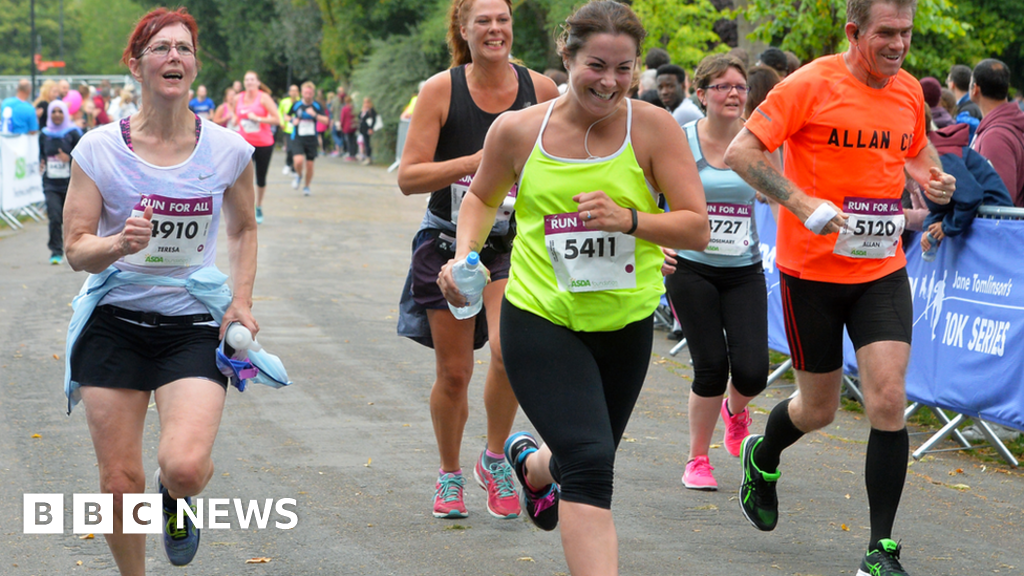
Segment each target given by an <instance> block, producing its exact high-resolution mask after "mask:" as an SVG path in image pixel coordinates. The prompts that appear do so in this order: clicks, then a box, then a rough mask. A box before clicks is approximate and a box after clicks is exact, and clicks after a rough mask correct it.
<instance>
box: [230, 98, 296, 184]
mask: <svg viewBox="0 0 1024 576" xmlns="http://www.w3.org/2000/svg"><path fill="white" fill-rule="evenodd" d="M236 84H237V82H236ZM235 93H237V94H241V93H242V92H241V90H235ZM298 100H299V86H298V85H297V84H292V85H291V86H289V87H288V96H285V97H284V98H281V101H280V102H278V103H277V113H278V116H280V118H281V132H282V133H283V134H284V169H283V170H282V171H281V173H282V174H294V173H295V166H294V165H293V164H292V162H293V160H292V154H291V142H292V131H293V130H295V127H294V126H293V125H292V117H291V115H290V114H291V111H292V105H294V104H295V102H297V101H298Z"/></svg>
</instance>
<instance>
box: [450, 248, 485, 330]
mask: <svg viewBox="0 0 1024 576" xmlns="http://www.w3.org/2000/svg"><path fill="white" fill-rule="evenodd" d="M452 277H453V278H454V279H455V287H456V288H458V289H459V292H461V293H462V295H463V296H465V297H466V300H468V301H469V304H467V305H465V306H462V307H456V306H452V304H451V302H449V303H448V308H450V309H451V311H452V314H453V315H454V316H455V317H456V318H458V319H459V320H465V319H466V318H472V317H473V316H476V315H477V313H478V312H480V308H482V307H483V305H484V298H483V295H484V286H486V285H487V274H485V273H484V270H483V267H482V266H480V255H479V254H477V253H476V252H470V253H469V256H466V259H465V260H460V261H458V262H456V263H455V266H453V267H452Z"/></svg>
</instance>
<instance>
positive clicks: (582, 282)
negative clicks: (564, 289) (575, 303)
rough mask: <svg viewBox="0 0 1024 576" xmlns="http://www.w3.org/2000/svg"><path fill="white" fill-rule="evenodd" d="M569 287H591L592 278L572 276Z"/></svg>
mask: <svg viewBox="0 0 1024 576" xmlns="http://www.w3.org/2000/svg"><path fill="white" fill-rule="evenodd" d="M569 287H570V288H589V287H590V280H577V279H575V278H572V279H570V280H569Z"/></svg>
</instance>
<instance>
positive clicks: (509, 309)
mask: <svg viewBox="0 0 1024 576" xmlns="http://www.w3.org/2000/svg"><path fill="white" fill-rule="evenodd" d="M653 330H654V320H653V316H651V317H648V318H646V319H644V320H640V321H637V322H634V323H632V324H629V325H627V326H626V327H625V328H622V329H620V330H616V331H614V332H573V331H572V330H569V329H568V328H565V327H564V326H558V325H556V324H553V323H551V322H550V321H548V320H546V319H544V318H541V317H540V316H537V315H535V314H532V313H530V312H526V311H524V310H520V309H519V308H516V307H515V306H513V305H512V304H510V303H509V302H508V300H503V301H502V304H501V353H502V356H504V358H505V370H506V372H508V378H509V381H510V382H511V383H512V390H513V392H515V395H516V399H517V400H519V405H520V406H522V408H523V412H524V413H526V416H527V417H528V418H529V419H530V422H531V423H532V424H533V426H534V428H536V430H537V432H538V433H539V434H540V437H541V438H542V439H543V440H544V442H546V443H547V445H548V446H549V447H550V448H551V453H552V457H551V465H550V470H551V475H552V476H554V478H555V481H556V482H558V483H559V484H560V485H561V489H562V499H563V500H565V501H566V502H577V503H581V504H589V505H591V506H596V507H598V508H604V509H606V510H607V509H611V506H612V481H613V477H614V467H615V450H616V449H617V448H618V446H619V441H620V440H621V439H622V433H623V431H624V430H625V429H626V424H627V423H628V422H629V416H630V414H632V412H633V406H634V405H635V404H636V399H637V396H639V395H640V389H641V388H642V387H643V383H644V378H645V377H646V376H647V367H648V365H649V364H650V362H651V342H652V338H653Z"/></svg>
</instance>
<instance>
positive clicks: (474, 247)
mask: <svg viewBox="0 0 1024 576" xmlns="http://www.w3.org/2000/svg"><path fill="white" fill-rule="evenodd" d="M481 248H483V246H481V245H480V243H479V242H477V241H476V240H470V242H469V249H470V250H471V251H473V252H476V253H477V254H479V253H480V249H481Z"/></svg>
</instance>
